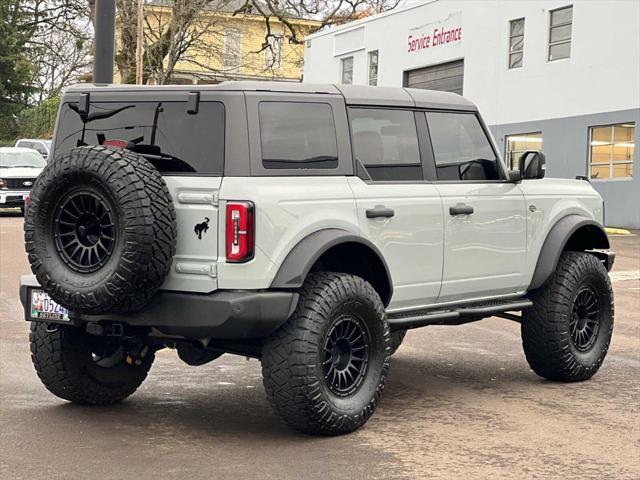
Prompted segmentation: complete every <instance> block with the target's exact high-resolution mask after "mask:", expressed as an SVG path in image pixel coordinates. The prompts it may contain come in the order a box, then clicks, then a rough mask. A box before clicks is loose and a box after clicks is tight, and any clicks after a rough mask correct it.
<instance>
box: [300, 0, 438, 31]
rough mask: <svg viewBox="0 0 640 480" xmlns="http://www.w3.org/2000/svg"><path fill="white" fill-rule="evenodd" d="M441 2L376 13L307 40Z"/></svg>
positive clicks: (433, 1)
mask: <svg viewBox="0 0 640 480" xmlns="http://www.w3.org/2000/svg"><path fill="white" fill-rule="evenodd" d="M439 1H440V0H426V1H424V2H420V3H415V4H411V5H406V6H404V7H400V8H394V9H393V10H387V11H386V12H382V13H376V14H375V15H371V16H369V17H364V18H360V19H358V20H353V21H352V22H347V23H344V24H342V25H338V26H332V27H329V28H327V29H325V30H320V31H318V32H315V33H312V34H311V35H309V36H307V37H306V39H305V40H313V39H314V38H319V37H323V36H325V35H333V34H335V33H339V32H345V31H348V30H352V29H355V28H358V27H359V26H360V25H362V24H365V23H369V22H372V21H373V22H375V21H376V20H380V19H382V18H386V17H389V16H391V15H396V14H398V13H402V12H407V11H409V10H413V9H414V8H420V7H424V6H425V5H429V4H430V3H436V2H439Z"/></svg>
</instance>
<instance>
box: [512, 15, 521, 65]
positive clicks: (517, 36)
mask: <svg viewBox="0 0 640 480" xmlns="http://www.w3.org/2000/svg"><path fill="white" fill-rule="evenodd" d="M523 59H524V18H519V19H517V20H511V21H510V22H509V68H519V67H521V66H522V62H523Z"/></svg>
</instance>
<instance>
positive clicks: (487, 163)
mask: <svg viewBox="0 0 640 480" xmlns="http://www.w3.org/2000/svg"><path fill="white" fill-rule="evenodd" d="M426 115H427V124H428V126H429V133H430V135H431V144H432V145H433V155H434V158H435V163H436V174H437V177H438V180H450V181H451V180H453V181H455V180H458V181H482V180H500V178H501V175H500V167H499V165H498V159H497V158H496V155H495V153H494V152H493V149H492V148H491V144H490V143H489V139H488V138H487V136H486V134H485V133H484V130H483V129H482V126H481V125H480V121H479V120H478V117H476V116H475V115H474V114H471V113H450V112H427V113H426Z"/></svg>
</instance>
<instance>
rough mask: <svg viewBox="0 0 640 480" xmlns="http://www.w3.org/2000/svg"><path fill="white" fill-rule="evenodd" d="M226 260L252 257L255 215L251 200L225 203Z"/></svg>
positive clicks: (236, 261) (245, 260) (241, 259)
mask: <svg viewBox="0 0 640 480" xmlns="http://www.w3.org/2000/svg"><path fill="white" fill-rule="evenodd" d="M226 221H227V262H233V263H242V262H248V261H249V260H251V259H252V258H253V252H254V245H255V235H254V233H255V215H254V208H253V203H251V202H229V203H227V217H226Z"/></svg>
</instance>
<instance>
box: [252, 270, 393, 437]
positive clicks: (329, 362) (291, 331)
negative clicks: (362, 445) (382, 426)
mask: <svg viewBox="0 0 640 480" xmlns="http://www.w3.org/2000/svg"><path fill="white" fill-rule="evenodd" d="M390 353H391V335H390V332H389V325H388V323H387V319H386V312H385V308H384V305H383V304H382V301H381V300H380V297H379V296H378V294H377V293H376V291H375V290H374V289H373V287H372V286H371V285H370V284H369V283H368V282H366V281H365V280H363V279H362V278H360V277H356V276H353V275H347V274H342V273H314V274H311V275H310V276H309V277H308V278H307V280H306V281H305V283H304V285H303V286H302V288H301V289H300V299H299V301H298V305H297V308H296V310H295V312H294V313H293V315H292V316H291V318H290V319H289V320H288V321H287V323H286V324H284V325H283V326H282V327H281V328H280V329H279V330H278V331H276V332H275V333H274V334H273V335H272V336H271V337H270V338H269V339H268V340H267V341H266V342H265V344H264V346H263V350H262V374H263V381H264V387H265V390H266V392H267V397H268V399H269V401H270V402H271V405H272V406H273V408H274V409H275V411H276V412H277V413H278V414H279V415H280V416H281V417H282V418H283V419H284V421H285V422H286V423H287V424H288V425H289V426H291V427H292V428H294V429H296V430H298V431H301V432H303V433H308V434H317V435H341V434H345V433H349V432H353V431H354V430H356V429H358V428H359V427H361V426H362V425H364V424H365V422H366V421H367V420H368V419H369V417H370V416H371V415H372V414H373V412H374V410H375V409H376V407H377V405H378V402H379V399H380V395H381V393H382V390H383V388H384V385H385V382H386V380H387V372H388V369H389V356H390ZM347 371H348V372H349V373H348V374H347V373H346V372H347Z"/></svg>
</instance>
